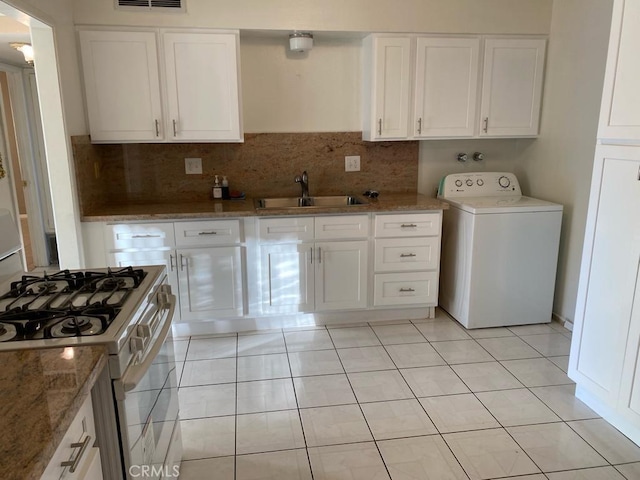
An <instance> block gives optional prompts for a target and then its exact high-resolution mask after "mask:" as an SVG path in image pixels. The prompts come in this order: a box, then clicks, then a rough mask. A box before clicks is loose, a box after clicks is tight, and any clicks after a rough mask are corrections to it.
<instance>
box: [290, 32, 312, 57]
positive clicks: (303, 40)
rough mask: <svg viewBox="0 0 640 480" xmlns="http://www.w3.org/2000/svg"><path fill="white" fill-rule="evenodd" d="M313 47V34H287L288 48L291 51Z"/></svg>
mask: <svg viewBox="0 0 640 480" xmlns="http://www.w3.org/2000/svg"><path fill="white" fill-rule="evenodd" d="M312 48H313V35H312V34H311V33H309V32H293V33H291V34H289V49H290V50H291V51H292V52H306V51H307V50H311V49H312Z"/></svg>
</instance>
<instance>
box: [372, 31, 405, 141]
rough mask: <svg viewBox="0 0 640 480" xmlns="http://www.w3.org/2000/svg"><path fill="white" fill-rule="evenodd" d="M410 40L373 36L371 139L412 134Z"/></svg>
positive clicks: (395, 137) (400, 137)
mask: <svg viewBox="0 0 640 480" xmlns="http://www.w3.org/2000/svg"><path fill="white" fill-rule="evenodd" d="M410 42H411V40H410V39H409V38H407V37H405V38H389V37H376V38H374V39H373V84H372V90H373V98H372V100H371V101H372V102H373V109H372V112H371V118H370V119H369V121H370V122H371V125H370V126H369V128H370V129H371V132H372V139H374V140H386V139H404V138H407V137H408V135H409V128H408V122H409V88H410V61H411V49H410V46H411V43H410Z"/></svg>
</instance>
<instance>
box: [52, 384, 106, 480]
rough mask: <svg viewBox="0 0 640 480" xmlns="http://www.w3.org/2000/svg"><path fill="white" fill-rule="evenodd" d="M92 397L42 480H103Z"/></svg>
mask: <svg viewBox="0 0 640 480" xmlns="http://www.w3.org/2000/svg"><path fill="white" fill-rule="evenodd" d="M95 440H96V429H95V424H94V420H93V404H92V402H91V396H88V397H87V399H86V400H85V401H84V403H83V404H82V406H81V407H80V410H79V411H78V413H77V414H76V416H75V418H74V419H73V421H72V422H71V425H70V426H69V428H68V429H67V433H65V435H64V437H63V439H62V441H61V442H60V445H59V446H58V448H57V449H56V451H55V453H54V454H53V457H51V460H50V461H49V464H48V465H47V468H46V469H45V471H44V473H43V474H42V477H40V478H41V480H102V478H103V477H102V464H101V462H100V449H99V448H98V447H94V446H93V444H94V443H95Z"/></svg>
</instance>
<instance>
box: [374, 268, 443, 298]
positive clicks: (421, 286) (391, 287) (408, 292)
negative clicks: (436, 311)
mask: <svg viewBox="0 0 640 480" xmlns="http://www.w3.org/2000/svg"><path fill="white" fill-rule="evenodd" d="M437 300H438V272H413V273H381V274H377V275H376V276H375V281H374V293H373V305H374V306H376V307H379V306H386V305H413V304H428V305H436V303H437Z"/></svg>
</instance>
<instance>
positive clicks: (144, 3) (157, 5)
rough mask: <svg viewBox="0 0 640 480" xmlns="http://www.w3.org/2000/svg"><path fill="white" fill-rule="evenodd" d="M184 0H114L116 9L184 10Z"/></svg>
mask: <svg viewBox="0 0 640 480" xmlns="http://www.w3.org/2000/svg"><path fill="white" fill-rule="evenodd" d="M184 3H185V0H116V9H117V10H129V11H138V12H148V11H158V12H186V8H185V4H184Z"/></svg>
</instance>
